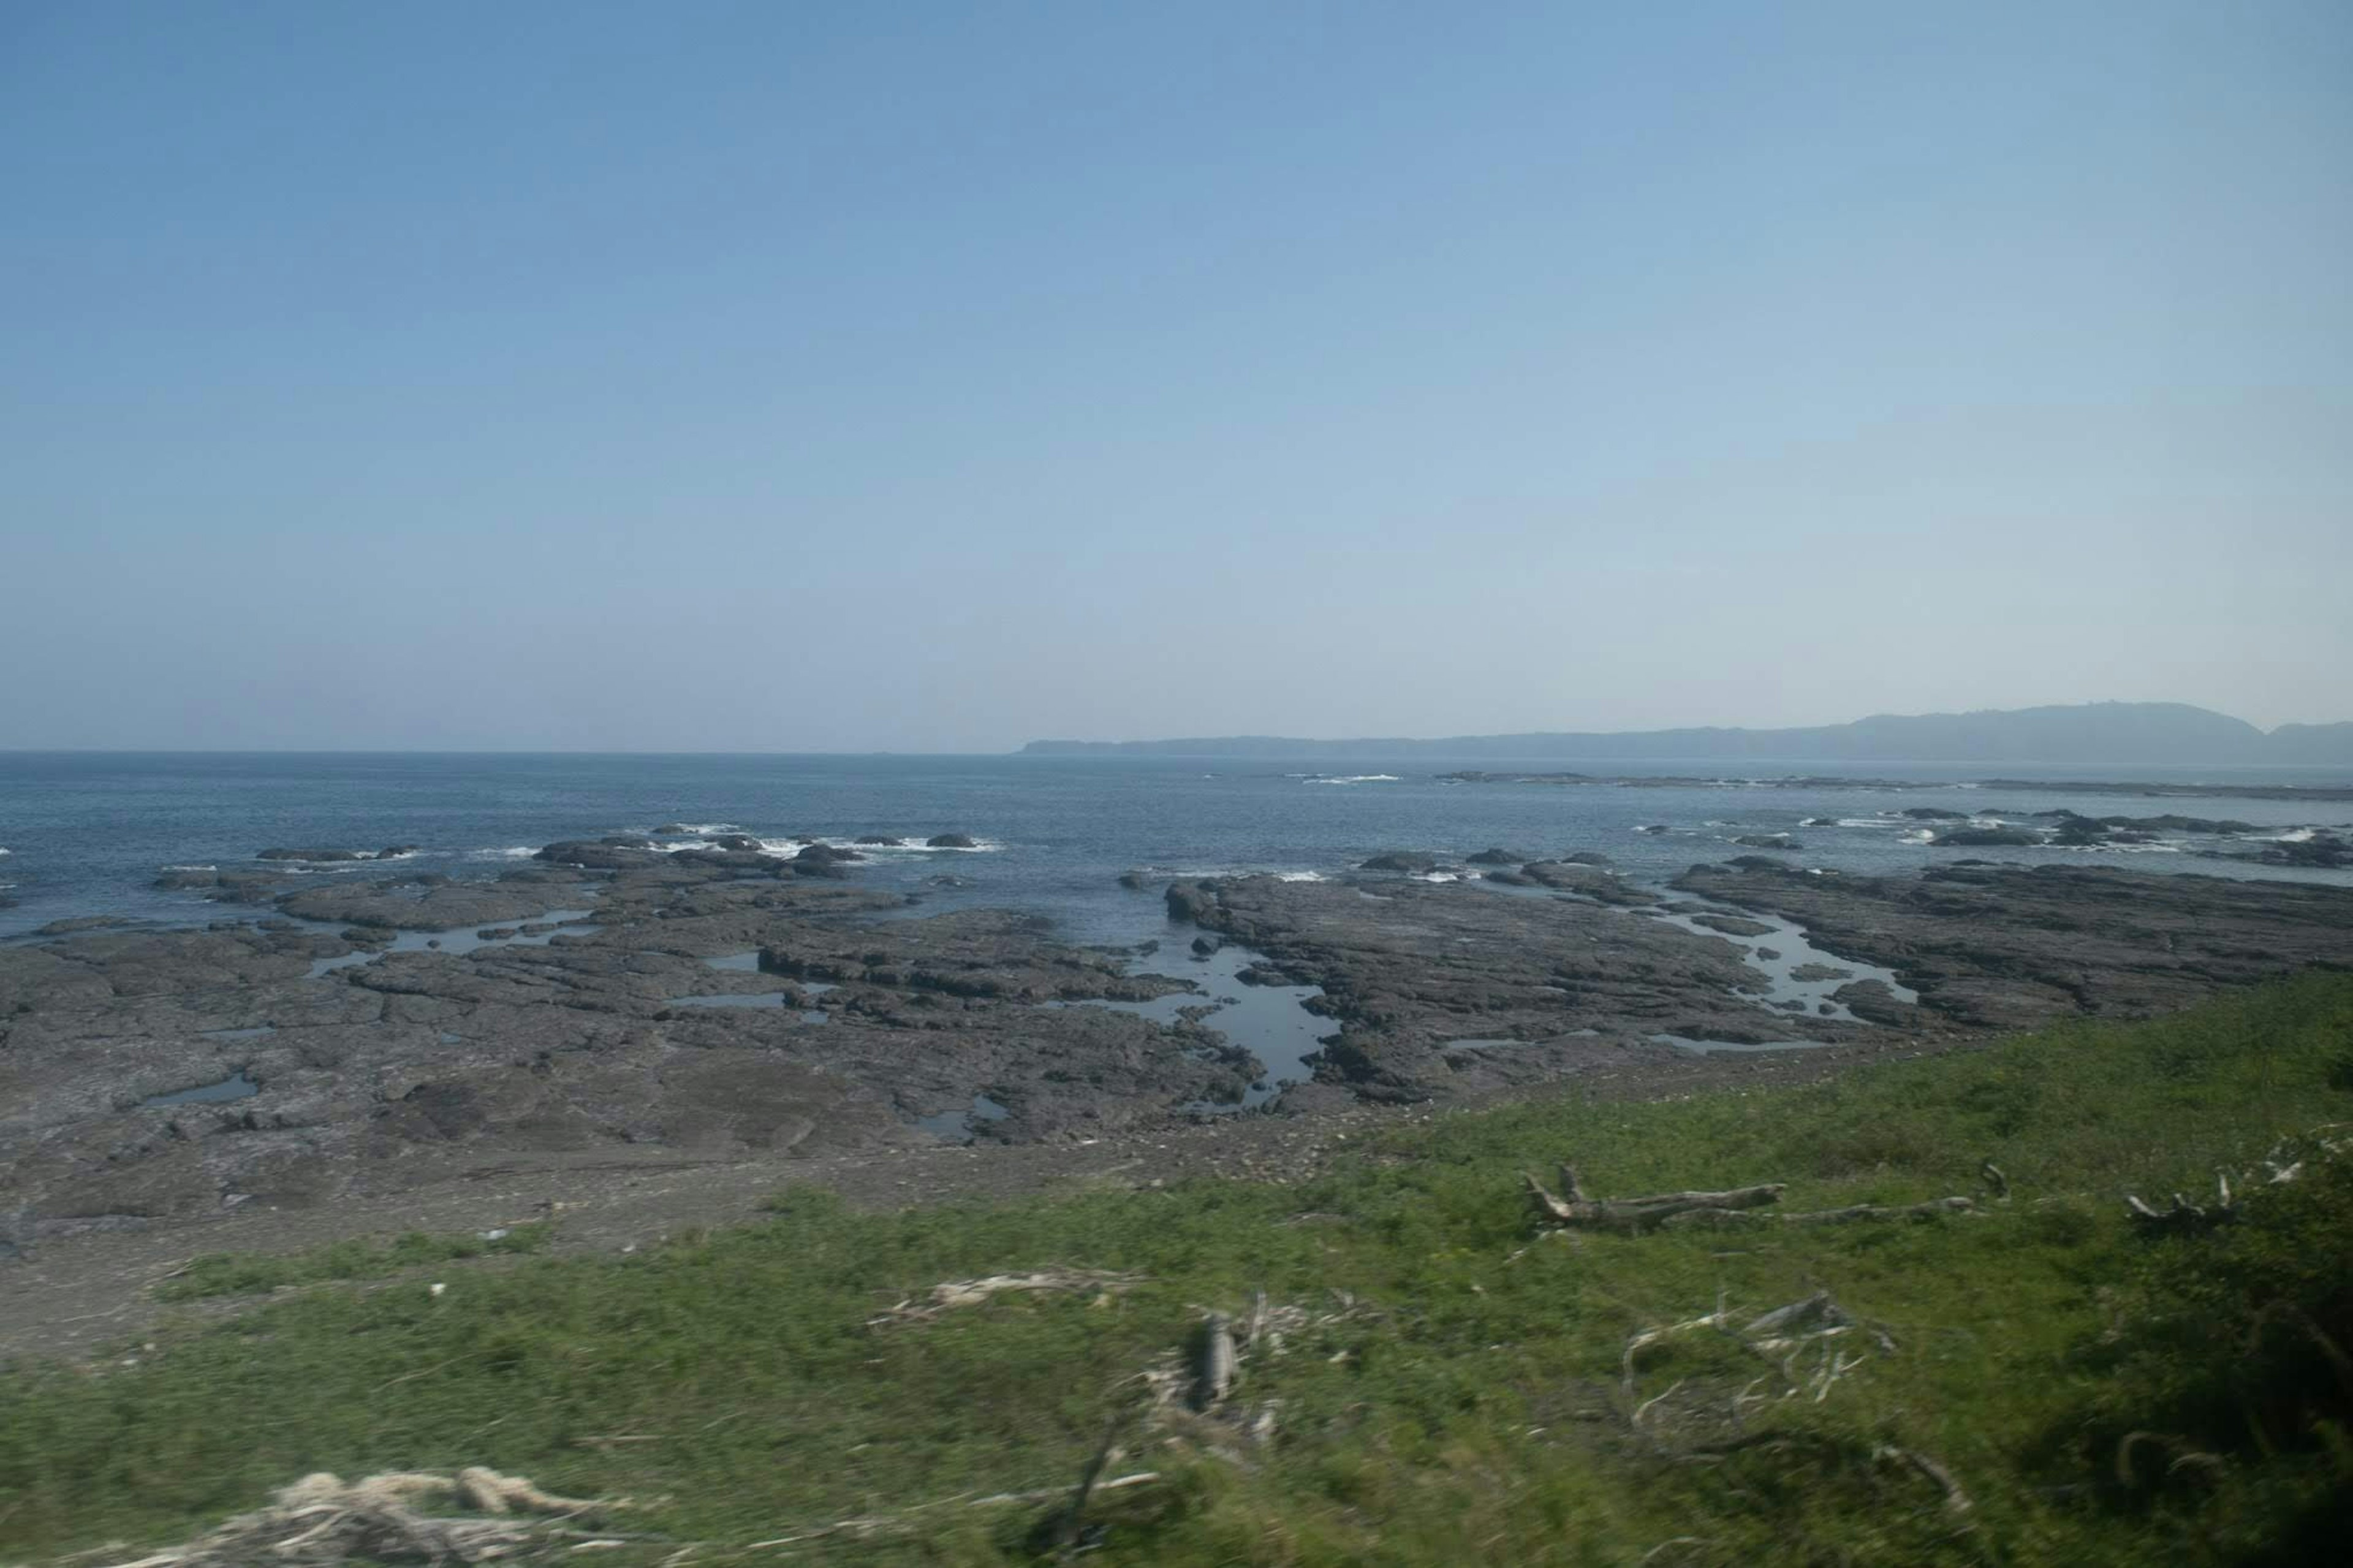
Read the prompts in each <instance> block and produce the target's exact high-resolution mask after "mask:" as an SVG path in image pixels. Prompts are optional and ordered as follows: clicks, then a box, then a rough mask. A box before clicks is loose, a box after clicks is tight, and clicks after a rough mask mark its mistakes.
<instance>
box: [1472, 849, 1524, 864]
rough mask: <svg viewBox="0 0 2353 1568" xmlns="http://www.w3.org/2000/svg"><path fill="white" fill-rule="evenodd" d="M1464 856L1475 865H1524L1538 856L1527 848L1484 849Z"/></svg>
mask: <svg viewBox="0 0 2353 1568" xmlns="http://www.w3.org/2000/svg"><path fill="white" fill-rule="evenodd" d="M1463 858H1464V859H1465V860H1467V861H1469V862H1470V863H1471V864H1472V865H1473V866H1524V865H1525V864H1527V862H1529V861H1531V860H1533V859H1535V858H1536V857H1535V856H1533V855H1530V854H1528V853H1527V852H1526V851H1525V850H1520V849H1500V848H1498V849H1482V850H1480V851H1479V853H1477V854H1476V855H1466V856H1464V857H1463Z"/></svg>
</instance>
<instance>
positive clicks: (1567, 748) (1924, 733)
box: [1022, 702, 2353, 767]
mask: <svg viewBox="0 0 2353 1568" xmlns="http://www.w3.org/2000/svg"><path fill="white" fill-rule="evenodd" d="M1022 752H1024V753H1025V754H1028V755H1039V756H1082V755H1141V756H1220V757H1284V758H1306V759H1312V758H1316V757H1415V756H1429V757H1444V758H1449V759H1477V758H1487V757H1494V758H1504V757H1508V758H1512V759H1514V760H1515V761H1536V760H1542V761H1556V762H1563V763H1575V762H1609V763H1725V762H1761V761H1775V762H1799V761H1802V762H1853V763H1866V762H1868V763H2046V764H2056V765H2081V766H2094V767H2105V766H2111V765H2116V764H2125V763H2148V764H2157V765H2165V764H2178V765H2189V766H2197V765H2200V764H2207V765H2225V764H2242V765H2244V764H2249V763H2284V764H2302V765H2306V766H2328V765H2332V764H2336V763H2345V764H2347V765H2353V723H2343V724H2283V725H2281V726H2280V727H2279V728H2278V729H2277V730H2274V731H2271V732H2269V733H2268V734H2267V733H2265V732H2264V731H2262V730H2259V729H2257V728H2256V727H2255V726H2254V725H2253V724H2250V723H2248V722H2247V721H2245V720H2243V719H2233V718H2232V717H2231V716H2230V715H2228V714H2226V713H2216V712H2214V711H2212V710H2210V709H2205V708H2193V707H2191V706H2189V704H2188V703H2185V702H2088V703H2079V704H2075V705H2073V706H2064V707H2050V708H2014V709H2007V710H1998V709H1988V710H1983V711H1980V712H1975V713H1922V714H1912V715H1902V714H1894V713H1882V714H1875V715H1873V717H1871V718H1868V719H1858V720H1856V721H1854V722H1852V723H1851V724H1825V725H1820V726H1818V727H1815V728H1811V729H1799V730H1737V729H1701V730H1636V731H1618V732H1605V733H1598V734H1597V733H1586V734H1576V733H1570V734H1563V733H1534V734H1521V735H1453V736H1448V737H1446V738H1444V739H1441V740H1405V739H1399V738H1395V737H1365V738H1360V739H1355V740H1344V741H1309V740H1300V739H1296V738H1293V737H1288V736H1280V735H1228V736H1221V737H1216V738H1207V737H1197V738H1193V739H1187V740H1175V741H1032V742H1029V744H1028V745H1027V746H1024V747H1023V748H1022Z"/></svg>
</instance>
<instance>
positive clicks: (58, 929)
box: [33, 915, 139, 936]
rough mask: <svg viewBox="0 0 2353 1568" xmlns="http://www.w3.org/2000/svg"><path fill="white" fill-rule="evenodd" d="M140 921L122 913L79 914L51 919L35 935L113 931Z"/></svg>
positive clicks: (65, 934) (68, 934)
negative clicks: (58, 919)
mask: <svg viewBox="0 0 2353 1568" xmlns="http://www.w3.org/2000/svg"><path fill="white" fill-rule="evenodd" d="M138 923H139V922H138V921H133V920H126V919H124V918H123V917H122V916H121V915H79V916H76V917H75V918H74V919H72V920H64V921H50V922H49V923H48V924H47V925H45V926H41V927H38V928H37V929H36V930H35V931H34V932H33V934H34V935H35V936H72V935H74V934H76V933H77V932H79V931H113V930H116V929H119V928H121V927H122V926H132V925H137V924H138Z"/></svg>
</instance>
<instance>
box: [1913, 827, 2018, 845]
mask: <svg viewBox="0 0 2353 1568" xmlns="http://www.w3.org/2000/svg"><path fill="white" fill-rule="evenodd" d="M1928 842H1929V843H1931V844H1933V845H1936V847H1939V848H1971V849H1995V848H2014V849H2023V848H2025V847H2028V846H2030V845H2034V844H2040V843H2042V835H2041V834H2040V833H2037V832H2035V831H2034V829H2032V828H2031V827H1948V828H1947V829H1946V830H1945V831H1944V832H1942V833H1939V834H1938V835H1936V837H1934V838H1932V839H1930V840H1929V841H1928Z"/></svg>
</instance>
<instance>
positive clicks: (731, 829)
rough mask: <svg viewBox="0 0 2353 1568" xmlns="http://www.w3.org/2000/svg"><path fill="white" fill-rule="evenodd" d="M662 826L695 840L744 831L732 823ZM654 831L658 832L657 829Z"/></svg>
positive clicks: (693, 823)
mask: <svg viewBox="0 0 2353 1568" xmlns="http://www.w3.org/2000/svg"><path fill="white" fill-rule="evenodd" d="M662 826H665V827H670V826H675V827H676V828H677V829H678V830H679V831H681V832H682V833H685V834H687V835H689V836H690V837H695V838H702V837H706V836H708V835H710V834H713V833H741V832H743V831H744V830H743V829H742V828H740V827H738V826H735V825H734V824H733V823H732V822H681V823H675V824H673V823H664V824H663V825H662ZM654 831H659V829H656V830H654Z"/></svg>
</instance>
